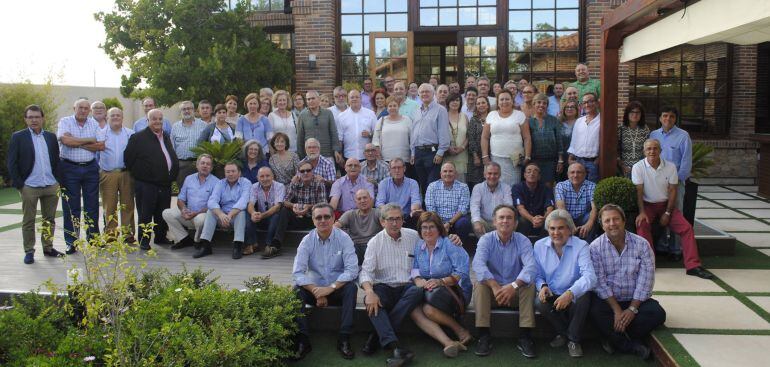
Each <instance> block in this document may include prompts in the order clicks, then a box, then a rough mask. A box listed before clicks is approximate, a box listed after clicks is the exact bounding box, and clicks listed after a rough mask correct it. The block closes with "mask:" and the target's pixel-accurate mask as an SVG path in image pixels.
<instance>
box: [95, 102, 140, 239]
mask: <svg viewBox="0 0 770 367" xmlns="http://www.w3.org/2000/svg"><path fill="white" fill-rule="evenodd" d="M92 106H93V104H92ZM107 116H108V120H109V125H107V131H106V132H104V133H102V134H99V138H98V139H97V140H99V141H101V142H104V150H103V151H101V152H99V154H98V156H99V191H100V192H101V194H102V205H103V209H104V231H105V233H109V234H112V235H114V234H116V233H115V230H116V228H117V226H118V197H120V206H121V208H120V225H121V226H122V227H126V228H127V230H128V231H127V233H123V234H124V235H125V236H126V237H127V238H128V239H129V242H133V234H134V225H135V223H134V180H133V179H132V178H131V175H130V174H129V173H128V170H126V164H125V162H124V160H123V152H125V150H126V146H127V145H128V139H129V138H130V137H131V135H133V134H134V131H133V130H131V129H129V128H125V127H123V111H122V110H121V109H120V108H117V107H113V108H110V110H109V111H107Z"/></svg>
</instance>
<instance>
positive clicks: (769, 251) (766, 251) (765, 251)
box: [759, 249, 770, 256]
mask: <svg viewBox="0 0 770 367" xmlns="http://www.w3.org/2000/svg"><path fill="white" fill-rule="evenodd" d="M759 252H761V253H763V254H765V255H767V256H770V249H763V250H759Z"/></svg>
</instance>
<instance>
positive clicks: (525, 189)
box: [511, 181, 555, 215]
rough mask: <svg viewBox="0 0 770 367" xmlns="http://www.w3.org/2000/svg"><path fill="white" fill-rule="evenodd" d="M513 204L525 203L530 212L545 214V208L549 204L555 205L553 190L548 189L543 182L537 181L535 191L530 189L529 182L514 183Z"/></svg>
mask: <svg viewBox="0 0 770 367" xmlns="http://www.w3.org/2000/svg"><path fill="white" fill-rule="evenodd" d="M511 191H512V195H513V205H516V206H519V205H524V208H525V209H527V211H528V212H529V214H532V215H545V210H546V209H547V208H548V207H549V206H555V203H554V200H553V191H552V190H550V189H548V188H547V187H546V186H545V185H544V184H543V183H542V182H539V181H538V183H537V186H536V187H535V190H534V191H531V190H530V189H529V186H527V182H525V181H521V182H519V183H517V184H516V185H513V189H512V190H511Z"/></svg>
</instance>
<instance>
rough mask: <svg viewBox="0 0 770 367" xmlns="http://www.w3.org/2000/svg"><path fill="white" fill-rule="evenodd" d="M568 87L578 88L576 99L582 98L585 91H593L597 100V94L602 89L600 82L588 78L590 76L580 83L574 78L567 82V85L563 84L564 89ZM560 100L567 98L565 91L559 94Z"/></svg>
mask: <svg viewBox="0 0 770 367" xmlns="http://www.w3.org/2000/svg"><path fill="white" fill-rule="evenodd" d="M569 87H575V89H577V90H578V100H579V101H581V100H583V95H584V94H586V93H587V92H593V93H594V94H596V100H597V101H598V100H599V96H600V95H599V92H601V90H602V88H601V82H600V81H599V79H590V78H589V79H588V80H586V81H585V82H582V83H581V82H579V81H577V80H575V81H574V82H571V83H568V84H567V85H565V86H564V89H565V90H566V89H567V88H569ZM561 100H562V101H566V100H567V94H566V93H565V94H563V95H562V96H561Z"/></svg>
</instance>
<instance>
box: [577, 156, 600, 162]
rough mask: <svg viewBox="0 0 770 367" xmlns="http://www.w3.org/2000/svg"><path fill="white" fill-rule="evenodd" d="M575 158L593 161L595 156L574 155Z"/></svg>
mask: <svg viewBox="0 0 770 367" xmlns="http://www.w3.org/2000/svg"><path fill="white" fill-rule="evenodd" d="M575 158H577V159H582V160H584V161H595V160H596V157H591V158H588V157H578V156H575Z"/></svg>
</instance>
